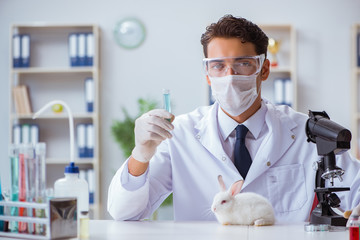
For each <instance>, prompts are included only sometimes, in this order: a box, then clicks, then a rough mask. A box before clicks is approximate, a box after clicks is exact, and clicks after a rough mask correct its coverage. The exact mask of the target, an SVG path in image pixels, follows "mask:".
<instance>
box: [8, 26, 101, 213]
mask: <svg viewBox="0 0 360 240" xmlns="http://www.w3.org/2000/svg"><path fill="white" fill-rule="evenodd" d="M74 32H86V33H93V36H94V56H93V65H92V66H83V67H70V57H69V53H68V52H69V50H68V36H69V34H70V33H74ZM14 34H29V35H30V39H31V40H30V42H31V44H30V46H31V47H30V67H27V68H14V67H13V54H12V49H13V41H12V37H13V35H14ZM10 43H11V46H10V63H11V64H10V89H9V91H10V92H11V93H12V88H13V87H14V86H17V85H19V84H24V85H27V86H28V89H29V94H30V102H31V106H32V111H33V112H36V111H38V110H39V109H40V108H41V107H42V106H44V105H45V104H46V103H48V102H49V101H51V100H63V101H64V102H66V103H67V104H68V105H69V107H70V108H71V110H72V112H73V117H74V127H75V129H74V130H75V136H76V126H77V124H79V123H86V124H93V127H94V157H93V158H77V159H75V164H76V165H78V166H79V168H80V170H81V169H93V170H94V181H95V196H94V204H91V205H90V216H91V217H92V218H94V219H98V218H99V217H100V212H99V211H100V209H101V208H100V204H101V203H100V170H99V168H100V139H99V137H100V132H99V126H100V114H99V105H100V104H99V92H100V62H99V56H100V50H99V46H100V44H99V43H100V29H99V27H98V26H97V25H93V24H46V23H34V24H14V25H12V26H11V29H10ZM87 77H91V78H93V81H94V89H95V91H94V109H93V112H87V111H86V104H85V79H86V78H87ZM9 102H10V121H9V122H10V127H9V131H10V136H11V139H10V143H11V142H13V133H12V129H13V126H14V125H15V124H36V125H38V127H39V141H40V142H45V143H46V148H47V149H46V168H47V169H46V171H47V176H46V180H47V187H48V188H50V187H53V186H54V182H55V181H56V180H57V179H59V178H62V177H63V176H64V167H65V166H66V165H68V163H69V160H70V149H69V139H70V137H69V130H68V128H69V126H68V117H67V113H66V112H65V111H64V112H62V113H54V112H52V111H51V110H49V111H47V112H46V113H44V114H43V115H41V116H39V117H38V118H37V119H36V120H33V119H32V117H33V113H31V114H17V113H16V111H15V103H14V97H13V95H12V94H10V101H9ZM75 142H76V139H75ZM75 149H77V147H76V146H75Z"/></svg>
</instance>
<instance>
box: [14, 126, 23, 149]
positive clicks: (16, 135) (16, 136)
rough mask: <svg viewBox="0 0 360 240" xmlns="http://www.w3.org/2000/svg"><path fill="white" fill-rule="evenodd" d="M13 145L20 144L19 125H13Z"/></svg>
mask: <svg viewBox="0 0 360 240" xmlns="http://www.w3.org/2000/svg"><path fill="white" fill-rule="evenodd" d="M13 143H14V144H20V143H21V125H20V124H15V125H14V126H13Z"/></svg>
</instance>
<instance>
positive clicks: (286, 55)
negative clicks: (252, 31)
mask: <svg viewBox="0 0 360 240" xmlns="http://www.w3.org/2000/svg"><path fill="white" fill-rule="evenodd" d="M259 27H260V28H261V29H262V30H263V31H264V32H265V33H266V35H267V36H268V37H269V38H274V39H276V40H280V48H279V49H280V50H279V52H278V53H277V59H278V66H277V67H271V68H270V75H269V78H268V79H267V80H266V81H265V82H263V83H262V89H261V92H262V96H263V97H264V98H266V99H268V100H269V101H271V102H273V103H275V96H274V80H275V79H279V78H281V79H290V81H291V88H292V93H290V95H291V96H292V103H291V107H292V108H294V109H295V110H297V107H298V106H297V105H298V104H297V74H296V58H297V57H296V31H295V28H294V27H293V26H292V25H277V24H272V25H259ZM267 58H268V59H270V61H271V59H272V55H271V53H269V52H268V56H267Z"/></svg>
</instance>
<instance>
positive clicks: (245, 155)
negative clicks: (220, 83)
mask: <svg viewBox="0 0 360 240" xmlns="http://www.w3.org/2000/svg"><path fill="white" fill-rule="evenodd" d="M248 131H249V129H248V128H247V127H246V126H244V125H238V126H237V127H236V142H235V150H234V156H235V167H236V168H237V170H238V171H239V173H240V174H241V176H242V177H243V178H244V180H245V178H246V174H247V173H248V171H249V168H250V166H251V162H252V161H251V157H250V154H249V151H248V150H247V148H246V146H245V136H246V134H247V132H248Z"/></svg>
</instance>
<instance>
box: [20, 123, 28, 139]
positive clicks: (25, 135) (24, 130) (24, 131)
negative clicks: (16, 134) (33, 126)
mask: <svg viewBox="0 0 360 240" xmlns="http://www.w3.org/2000/svg"><path fill="white" fill-rule="evenodd" d="M21 143H30V125H29V124H23V125H22V126H21Z"/></svg>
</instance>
